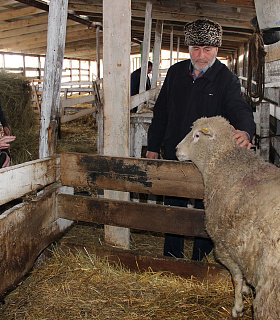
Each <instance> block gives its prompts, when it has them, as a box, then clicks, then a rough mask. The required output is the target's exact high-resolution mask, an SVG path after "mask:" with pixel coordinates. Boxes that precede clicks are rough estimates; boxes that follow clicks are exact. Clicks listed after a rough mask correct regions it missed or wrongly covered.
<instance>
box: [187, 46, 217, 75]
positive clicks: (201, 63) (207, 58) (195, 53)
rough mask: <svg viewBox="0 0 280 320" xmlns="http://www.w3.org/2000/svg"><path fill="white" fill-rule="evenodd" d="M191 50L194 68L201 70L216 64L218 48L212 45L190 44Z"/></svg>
mask: <svg viewBox="0 0 280 320" xmlns="http://www.w3.org/2000/svg"><path fill="white" fill-rule="evenodd" d="M189 52H190V58H191V62H192V64H193V66H194V68H195V69H196V70H197V71H199V72H201V71H203V70H205V69H206V68H210V67H211V66H212V65H213V64H214V62H215V60H216V56H217V53H218V48H217V47H211V46H189Z"/></svg>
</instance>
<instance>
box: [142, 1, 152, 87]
mask: <svg viewBox="0 0 280 320" xmlns="http://www.w3.org/2000/svg"><path fill="white" fill-rule="evenodd" d="M151 30H152V2H151V1H150V0H148V1H147V3H146V14H145V29H144V39H143V49H142V61H141V76H140V86H139V93H141V92H144V91H146V82H147V72H148V61H149V53H150V42H151Z"/></svg>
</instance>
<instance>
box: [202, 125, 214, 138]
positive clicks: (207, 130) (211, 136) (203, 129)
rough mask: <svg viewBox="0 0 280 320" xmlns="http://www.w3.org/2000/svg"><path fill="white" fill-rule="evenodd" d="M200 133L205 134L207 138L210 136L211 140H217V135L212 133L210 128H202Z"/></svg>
mask: <svg viewBox="0 0 280 320" xmlns="http://www.w3.org/2000/svg"><path fill="white" fill-rule="evenodd" d="M199 132H201V133H203V134H204V135H206V136H209V138H210V139H214V138H215V133H214V132H212V131H210V130H209V129H208V128H202V129H200V130H199Z"/></svg>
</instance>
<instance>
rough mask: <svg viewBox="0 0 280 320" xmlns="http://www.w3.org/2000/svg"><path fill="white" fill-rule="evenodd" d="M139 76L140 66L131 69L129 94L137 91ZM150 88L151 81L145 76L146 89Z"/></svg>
mask: <svg viewBox="0 0 280 320" xmlns="http://www.w3.org/2000/svg"><path fill="white" fill-rule="evenodd" d="M140 76H141V68H139V69H137V70H135V71H133V72H132V74H131V76H130V95H131V96H134V95H135V94H138V93H139V86H140ZM150 89H151V82H150V78H149V77H148V76H147V81H146V90H150Z"/></svg>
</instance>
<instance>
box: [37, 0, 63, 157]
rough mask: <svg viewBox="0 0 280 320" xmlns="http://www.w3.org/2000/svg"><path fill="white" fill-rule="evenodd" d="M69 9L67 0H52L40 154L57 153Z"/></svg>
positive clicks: (45, 155) (40, 155)
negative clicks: (61, 85) (61, 84)
mask: <svg viewBox="0 0 280 320" xmlns="http://www.w3.org/2000/svg"><path fill="white" fill-rule="evenodd" d="M67 9H68V0H56V1H50V5H49V18H48V36H47V39H48V42H47V53H46V61H45V68H44V70H45V72H44V82H43V94H42V106H41V125H40V141H39V158H44V157H48V156H49V155H52V154H54V153H55V148H56V141H57V130H58V125H59V104H60V83H61V74H62V63H63V57H64V48H65V37H66V23H67Z"/></svg>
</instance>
